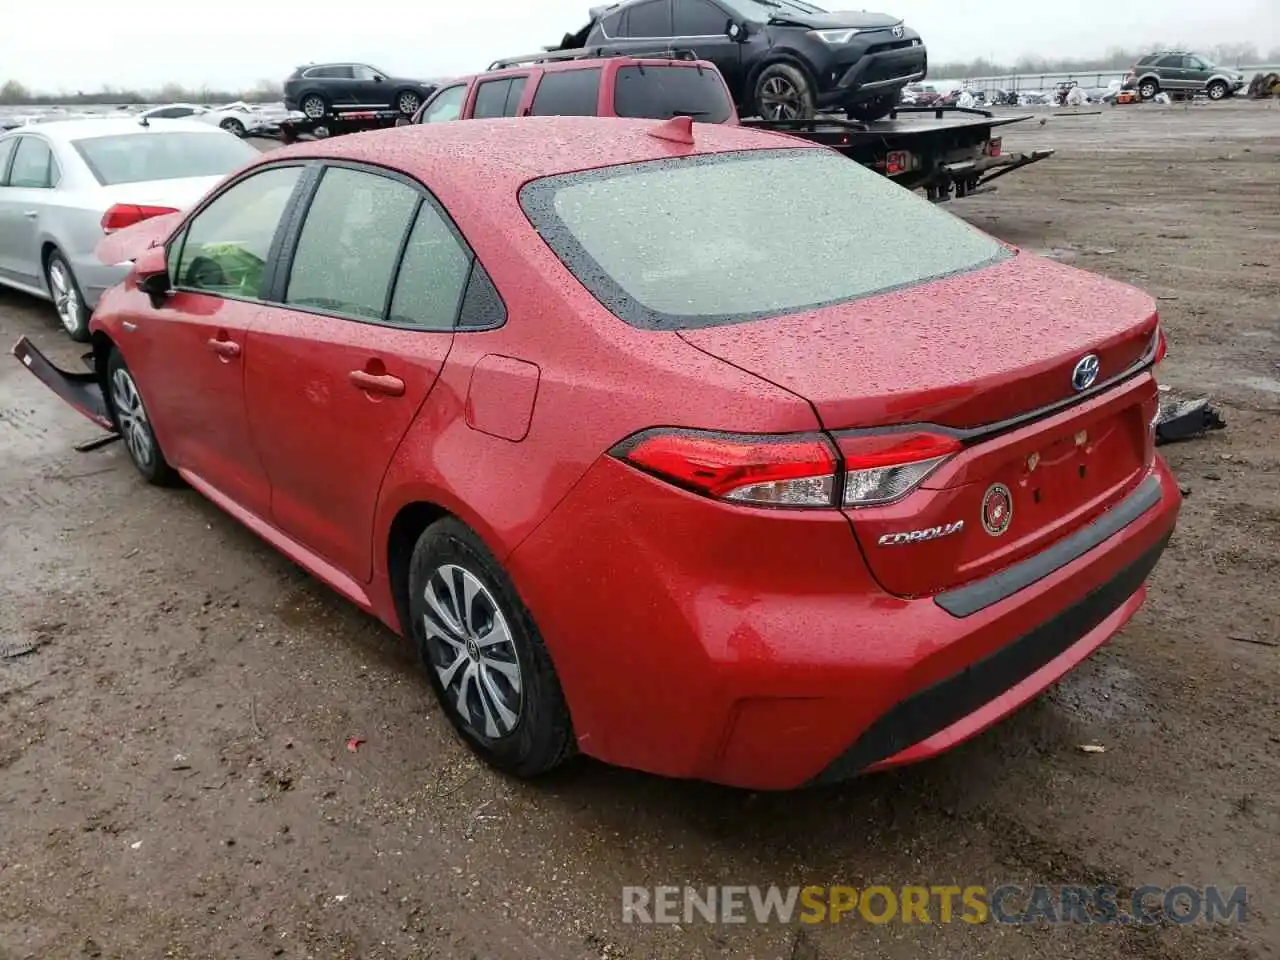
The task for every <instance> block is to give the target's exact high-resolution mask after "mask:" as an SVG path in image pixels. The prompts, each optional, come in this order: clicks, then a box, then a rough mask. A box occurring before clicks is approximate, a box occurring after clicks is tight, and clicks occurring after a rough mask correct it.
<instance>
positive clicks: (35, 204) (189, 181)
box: [0, 118, 258, 341]
mask: <svg viewBox="0 0 1280 960" xmlns="http://www.w3.org/2000/svg"><path fill="white" fill-rule="evenodd" d="M257 156H258V151H257V150H255V149H254V148H253V147H252V146H250V145H249V144H247V143H245V142H244V141H242V140H240V139H239V138H238V137H235V136H233V135H231V134H229V133H226V132H225V131H223V130H219V129H218V128H216V127H210V126H208V125H206V124H203V123H198V122H195V121H192V120H152V121H149V122H148V124H147V125H146V126H144V125H142V124H141V123H139V122H138V120H137V119H136V118H131V119H124V118H121V119H116V118H99V119H93V120H56V121H52V122H49V123H41V124H38V125H33V126H27V127H20V128H18V129H16V130H13V131H10V132H9V133H6V134H4V135H2V136H0V284H4V285H5V286H9V287H13V288H15V289H18V290H23V291H25V292H27V293H30V294H33V295H35V296H37V297H44V298H47V299H50V300H52V301H53V303H54V306H55V308H56V309H57V311H58V319H59V320H61V321H62V325H63V326H64V327H65V328H66V330H67V333H68V334H70V336H71V337H72V339H74V340H80V341H85V340H88V338H89V328H88V322H89V313H90V311H91V310H92V309H93V307H94V305H95V304H96V303H97V302H98V299H99V297H100V296H101V295H102V292H103V291H104V290H106V289H107V288H108V287H111V286H113V285H114V284H116V283H119V282H120V280H121V279H122V278H123V277H124V275H125V274H126V273H127V267H120V266H116V265H111V264H103V263H101V262H100V261H99V260H98V259H97V257H95V256H94V248H95V247H96V246H97V244H98V242H99V241H101V240H102V238H103V235H104V233H108V232H111V231H114V230H119V229H122V228H124V227H127V226H129V225H131V224H134V223H136V222H138V221H139V220H142V219H145V218H147V217H152V216H157V215H159V214H162V213H169V212H171V211H174V210H181V209H184V208H186V207H187V206H188V205H189V204H192V203H194V202H195V201H197V200H199V199H200V198H201V197H202V196H204V195H205V193H207V192H208V190H209V188H210V187H212V186H213V185H214V184H216V183H217V182H218V181H219V180H221V179H222V178H223V177H224V176H226V175H227V174H228V173H230V172H231V171H232V170H235V169H236V168H237V167H239V166H241V165H243V164H244V163H246V162H248V161H249V160H252V159H254V158H255V157H257Z"/></svg>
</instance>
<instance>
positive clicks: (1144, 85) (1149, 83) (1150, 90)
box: [1138, 80, 1160, 100]
mask: <svg viewBox="0 0 1280 960" xmlns="http://www.w3.org/2000/svg"><path fill="white" fill-rule="evenodd" d="M1159 92H1160V84H1158V83H1156V82H1155V81H1154V80H1143V81H1142V82H1141V83H1140V84H1138V96H1140V97H1141V98H1142V99H1143V100H1154V99H1155V97H1156V94H1157V93H1159Z"/></svg>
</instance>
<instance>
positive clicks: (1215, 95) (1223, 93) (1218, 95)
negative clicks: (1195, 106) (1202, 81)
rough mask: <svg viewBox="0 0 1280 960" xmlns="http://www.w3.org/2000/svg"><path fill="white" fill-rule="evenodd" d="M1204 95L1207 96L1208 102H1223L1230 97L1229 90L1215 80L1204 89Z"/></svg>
mask: <svg viewBox="0 0 1280 960" xmlns="http://www.w3.org/2000/svg"><path fill="white" fill-rule="evenodd" d="M1205 93H1207V94H1208V95H1209V99H1210V100H1215V101H1216V100H1225V99H1226V98H1227V97H1228V96H1230V95H1231V88H1230V87H1228V86H1227V85H1226V84H1225V83H1224V82H1223V81H1221V80H1215V81H1213V83H1211V84H1209V86H1207V87H1205Z"/></svg>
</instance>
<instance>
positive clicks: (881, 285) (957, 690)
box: [15, 117, 1181, 789]
mask: <svg viewBox="0 0 1280 960" xmlns="http://www.w3.org/2000/svg"><path fill="white" fill-rule="evenodd" d="M459 158H466V162H465V163H462V162H459ZM778 197H785V198H787V199H786V203H785V205H780V204H779V203H778V202H777V201H776V199H775V198H778ZM103 245H104V247H106V248H108V249H105V250H104V251H103V252H102V256H103V258H104V259H106V260H108V261H110V262H119V261H121V260H129V259H132V260H134V264H133V267H132V269H131V271H130V274H129V276H128V278H127V280H126V281H125V282H124V283H123V284H121V285H120V286H118V287H116V288H114V289H112V290H111V291H109V292H108V293H107V294H106V295H105V296H104V298H103V300H102V302H101V304H100V306H99V308H98V310H97V312H96V313H95V314H94V317H93V320H92V336H93V341H92V342H93V350H94V358H95V368H96V372H95V373H91V374H90V373H75V372H66V371H62V370H59V369H58V368H56V367H54V366H52V365H51V364H50V363H49V362H48V361H47V360H46V359H45V358H44V357H43V356H41V355H40V354H39V353H38V352H37V351H35V349H34V348H33V347H32V346H31V345H30V344H29V343H27V342H25V341H24V342H20V343H19V345H18V347H17V348H16V350H15V352H16V353H17V355H18V356H19V357H20V358H21V359H22V361H23V362H24V363H26V364H27V366H28V367H29V368H30V369H31V370H32V371H33V372H34V373H35V374H36V375H37V376H39V377H40V378H41V379H42V380H44V381H45V382H46V383H47V384H48V385H49V386H50V387H52V388H53V389H54V390H55V391H56V392H57V393H58V394H59V395H61V396H62V397H63V398H64V399H67V400H68V401H69V402H71V403H72V404H74V405H75V406H76V407H77V408H78V409H80V410H81V411H82V412H84V413H86V414H87V415H88V416H90V417H91V418H93V419H94V420H95V421H96V422H98V423H100V424H102V425H104V426H106V427H109V428H110V429H112V430H115V431H118V432H119V434H120V435H121V436H122V437H123V440H124V444H123V446H124V447H125V449H126V450H127V452H128V455H129V456H130V457H131V458H132V460H133V463H134V464H135V465H136V467H137V468H138V470H139V471H140V472H141V474H142V476H143V477H145V478H146V480H148V481H150V482H152V483H158V484H164V483H171V482H176V481H178V480H183V481H185V482H186V483H188V484H190V485H191V486H192V487H194V488H195V489H196V490H198V491H200V492H201V493H203V494H204V495H205V496H207V497H208V498H210V499H211V500H212V501H213V502H214V503H216V504H217V505H218V506H219V507H221V508H222V509H223V510H225V511H226V512H227V513H229V514H231V515H232V516H233V517H235V518H236V519H238V520H239V521H241V522H242V523H244V524H245V525H247V526H248V527H250V528H251V529H252V530H253V531H255V532H256V533H257V534H258V535H259V536H261V537H262V538H264V539H265V540H267V541H268V542H270V543H271V544H273V545H275V546H276V547H277V548H279V549H280V550H281V551H282V552H284V553H285V554H286V555H288V556H289V557H290V558H292V559H293V560H295V561H296V562H298V563H300V564H301V565H303V566H304V567H306V568H307V569H308V570H310V571H311V572H312V573H313V574H315V575H316V576H317V577H319V578H320V579H322V580H323V581H325V582H327V583H328V584H329V585H330V586H332V587H333V588H334V589H335V590H337V591H338V592H339V593H341V594H343V595H344V596H346V597H348V598H350V599H351V600H352V601H353V602H354V603H356V604H358V605H359V606H360V607H361V608H363V609H365V610H367V611H369V612H371V613H373V614H374V615H376V616H377V617H379V618H380V619H381V620H382V621H383V622H385V623H386V624H387V625H388V626H389V627H390V628H391V629H393V630H395V631H397V632H399V633H401V634H403V635H404V636H405V637H407V638H409V639H411V640H412V641H413V642H414V643H415V644H416V645H417V648H418V649H419V651H420V653H421V657H422V660H423V662H424V665H425V667H426V675H427V677H428V678H429V681H430V683H431V685H432V687H433V688H434V693H435V695H436V696H437V697H438V698H439V700H440V702H441V703H442V704H443V707H444V710H445V712H446V714H447V715H448V717H449V718H450V720H451V721H452V723H453V724H454V726H455V727H456V729H457V730H458V732H459V734H460V735H461V736H462V738H463V739H464V740H465V741H466V742H467V743H468V744H470V746H471V747H472V748H473V749H474V750H476V751H477V752H478V753H479V754H480V755H481V756H482V757H484V758H485V759H486V760H487V761H489V762H490V763H492V764H494V765H496V766H498V767H499V768H501V769H504V770H507V771H509V772H512V773H514V774H517V775H521V776H531V775H536V774H539V773H542V772H544V771H546V770H549V769H550V768H552V767H554V766H556V765H557V764H559V763H560V762H561V761H563V760H565V759H566V758H568V757H570V756H571V755H573V754H574V753H576V752H582V753H585V754H589V755H592V756H595V757H598V758H600V759H603V760H605V761H608V762H611V763H615V764H621V765H625V766H629V767H635V768H639V769H642V770H647V771H652V772H655V773H660V774H665V775H669V776H676V777H690V778H700V779H707V780H713V781H718V782H722V783H727V784H735V785H739V786H744V787H751V788H762V789H771V788H777V789H781V788H791V787H796V786H799V785H803V784H811V783H822V782H829V781H833V780H838V779H842V778H845V777H848V776H850V775H853V774H856V773H859V772H861V771H867V770H872V769H877V768H883V767H887V766H893V765H897V764H902V763H906V762H910V761H916V760H920V759H923V758H926V757H929V756H932V755H935V754H938V753H940V752H941V751H944V750H946V749H948V748H950V747H952V746H953V745H955V744H957V743H959V742H961V741H963V740H965V739H966V738H968V737H971V736H973V735H974V734H975V733H977V732H978V731H980V730H982V729H984V728H985V727H987V726H989V725H990V724H992V723H994V722H995V721H997V720H998V719H999V718H1001V717H1003V716H1005V715H1007V714H1008V713H1010V712H1011V711H1013V710H1014V709H1015V708H1017V707H1018V706H1019V705H1020V704H1023V703H1024V702H1026V701H1027V700H1029V699H1031V698H1032V697H1034V696H1035V695H1036V694H1037V693H1038V692H1039V691H1041V690H1043V689H1045V688H1046V687H1047V686H1049V685H1050V684H1052V683H1053V682H1054V681H1056V680H1057V679H1058V678H1060V677H1061V676H1062V675H1063V674H1064V673H1066V672H1067V671H1068V670H1070V669H1071V668H1072V667H1074V666H1075V665H1077V664H1078V663H1079V662H1080V661H1081V660H1083V659H1084V658H1085V657H1086V656H1087V655H1088V654H1089V653H1091V652H1092V651H1093V650H1094V649H1095V648H1097V647H1098V646H1099V645H1100V644H1102V643H1103V642H1105V641H1106V640H1107V639H1108V638H1110V637H1111V636H1112V635H1114V634H1115V633H1116V631H1118V630H1119V629H1120V628H1121V627H1122V626H1123V625H1124V623H1125V622H1126V621H1127V620H1128V619H1129V618H1130V617H1131V616H1132V615H1133V613H1134V611H1135V610H1137V609H1138V607H1139V605H1140V604H1141V603H1142V601H1143V599H1144V597H1145V591H1146V587H1145V583H1146V580H1147V578H1148V575H1149V574H1150V573H1151V571H1152V568H1153V567H1154V566H1155V564H1156V562H1157V560H1158V559H1159V557H1160V555H1161V552H1162V551H1163V550H1164V548H1165V545H1166V543H1167V541H1168V539H1169V537H1170V535H1171V533H1172V531H1173V529H1174V525H1175V521H1176V517H1177V514H1178V510H1179V507H1180V503H1181V501H1180V497H1179V492H1178V488H1177V485H1176V484H1175V483H1174V481H1173V479H1172V478H1171V476H1170V473H1169V471H1168V469H1167V468H1166V466H1165V464H1164V463H1163V462H1162V460H1161V459H1160V457H1159V456H1157V454H1156V452H1155V448H1154V436H1153V427H1152V423H1153V420H1154V417H1155V414H1156V407H1157V389H1156V382H1155V379H1154V368H1155V365H1156V364H1157V363H1158V362H1159V361H1160V359H1161V357H1162V356H1163V354H1164V350H1165V341H1164V337H1163V334H1162V333H1161V330H1160V325H1159V321H1158V318H1157V315H1156V309H1155V303H1154V302H1153V300H1152V298H1151V297H1150V296H1148V295H1147V294H1145V293H1143V292H1140V291H1138V290H1136V289H1133V288H1130V287H1128V286H1124V285H1122V284H1119V283H1115V282H1113V281H1110V280H1107V279H1104V278H1102V277H1099V276H1095V275H1093V274H1090V273H1085V272H1082V271H1080V270H1076V269H1073V268H1071V267H1067V266H1064V265H1061V264H1058V263H1054V262H1051V261H1049V260H1045V259H1042V258H1040V257H1037V256H1034V255H1032V254H1029V253H1026V252H1023V251H1019V250H1016V249H1013V248H1010V247H1008V246H1005V245H1003V244H1001V243H1000V242H998V241H996V240H994V239H992V238H991V237H989V236H987V235H986V234H984V233H982V232H980V231H978V230H976V229H975V228H973V227H971V226H969V225H968V224H966V223H964V222H962V221H960V220H958V219H956V218H955V217H953V216H951V215H950V214H948V213H945V212H943V211H942V210H941V209H940V208H938V207H936V206H934V205H931V204H929V203H928V202H926V201H925V200H922V199H920V198H918V197H916V196H914V195H912V194H911V193H909V192H907V191H905V190H902V189H900V188H899V187H897V186H895V185H894V184H892V183H891V182H889V181H888V180H886V179H884V178H882V177H880V176H878V175H876V174H875V173H873V172H871V171H868V170H866V169H864V168H862V167H861V166H859V165H857V164H854V163H850V162H849V161H847V160H845V159H843V158H842V157H840V156H839V155H838V154H836V153H834V152H831V151H829V150H826V149H824V148H821V147H815V146H811V145H807V144H803V143H800V142H798V141H796V140H794V139H791V138H788V137H785V136H781V135H776V134H770V133H764V132H759V131H752V130H745V129H740V128H735V127H722V126H713V125H701V124H690V123H689V122H688V120H687V118H677V119H675V120H672V121H668V122H665V123H661V124H659V123H655V122H653V121H647V120H618V119H601V118H567V117H566V118H555V117H545V118H522V119H512V120H503V119H499V120H483V121H475V122H473V123H466V124H440V125H434V126H410V127H403V128H397V129H395V130H388V131H384V132H379V133H370V134H364V135H362V136H359V137H347V138H341V139H336V140H322V141H317V142H314V143H306V144H299V145H296V146H293V147H290V148H287V149H283V150H278V151H275V152H272V153H268V154H266V155H264V156H263V157H262V158H261V159H260V160H257V161H255V162H253V163H252V164H251V165H250V166H248V167H247V168H245V169H243V170H241V171H239V172H238V173H237V174H235V175H233V176H231V177H230V178H228V179H227V180H226V181H224V182H223V183H221V184H220V185H219V186H218V187H217V188H215V189H214V190H213V191H212V192H211V193H210V195H209V196H207V197H206V198H205V199H204V200H203V201H202V202H200V203H199V204H198V205H197V206H196V207H195V208H194V209H192V210H191V211H190V212H189V213H184V214H171V215H169V216H167V217H159V218H156V219H154V220H150V221H147V222H146V223H143V224H139V225H137V226H135V227H131V228H129V229H128V230H125V231H121V232H120V233H118V234H115V235H113V236H112V237H110V238H109V239H107V240H106V241H104V244H103Z"/></svg>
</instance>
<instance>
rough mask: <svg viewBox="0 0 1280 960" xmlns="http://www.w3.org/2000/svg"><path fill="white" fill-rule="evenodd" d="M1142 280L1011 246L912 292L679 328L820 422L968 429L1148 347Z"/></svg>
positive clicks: (1058, 397) (1152, 324)
mask: <svg viewBox="0 0 1280 960" xmlns="http://www.w3.org/2000/svg"><path fill="white" fill-rule="evenodd" d="M1155 329H1156V309H1155V301H1154V300H1153V299H1152V298H1151V297H1150V296H1149V295H1148V294H1146V293H1143V292H1142V291H1141V290H1137V289H1134V288H1133V287H1130V286H1127V285H1125V284H1122V283H1117V282H1115V281H1113V280H1108V279H1107V278H1105V277H1100V276H1097V275H1095V274H1092V273H1086V272H1085V271H1083V270H1077V269H1074V268H1071V267H1066V266H1063V265H1062V264H1059V263H1055V262H1053V261H1051V260H1046V259H1043V258H1041V257H1036V256H1032V255H1029V254H1026V253H1018V255H1017V256H1014V257H1010V258H1009V259H1007V260H1004V261H1002V262H1000V263H997V264H995V265H993V266H989V267H985V268H983V269H980V270H975V271H972V272H968V273H963V274H959V275H956V276H953V277H948V278H945V279H942V280H937V281H934V282H931V283H925V284H921V285H920V286H916V287H912V288H910V289H907V290H902V291H896V292H893V293H887V294H881V295H879V296H874V297H867V298H865V299H862V300H854V301H852V302H849V303H844V304H839V305H837V306H833V307H825V308H822V309H819V310H812V311H808V312H805V313H796V314H791V315H789V316H785V317H776V318H772V319H766V320H757V321H754V322H751V323H741V324H731V325H726V326H712V327H703V328H701V329H691V330H683V331H681V333H680V336H682V337H683V338H684V339H685V340H686V341H688V342H689V343H690V344H692V345H693V346H695V347H698V348H699V349H700V350H703V351H705V352H706V353H709V354H711V355H712V356H715V357H718V358H720V359H721V360H724V361H726V362H727V363H731V364H733V365H734V366H735V367H739V368H741V369H743V370H747V371H749V372H751V373H754V374H756V375H757V376H760V377H763V378H764V379H765V380H768V381H770V382H771V383H774V384H777V385H778V386H780V387H783V388H785V389H787V390H790V391H791V392H792V393H795V394H797V395H799V396H801V397H804V398H805V399H806V400H808V401H809V402H810V403H812V404H813V407H814V409H815V411H816V412H817V414H818V416H819V417H820V418H821V420H822V424H823V426H824V427H826V428H827V429H828V430H841V429H846V428H850V427H873V426H884V425H890V424H901V423H935V424H940V425H944V426H948V427H960V428H971V427H978V426H983V425H987V424H993V423H998V422H999V421H1002V420H1006V419H1008V418H1010V417H1016V416H1019V415H1022V414H1025V413H1027V412H1029V411H1033V410H1038V409H1040V408H1042V407H1046V406H1048V405H1050V404H1052V403H1056V402H1059V401H1066V400H1070V399H1071V398H1072V397H1073V396H1075V395H1076V391H1075V390H1073V389H1072V385H1071V377H1072V371H1073V369H1074V367H1075V365H1076V364H1077V363H1078V362H1079V361H1080V360H1081V359H1082V358H1083V357H1085V356H1086V355H1088V354H1090V353H1093V354H1095V355H1097V357H1098V359H1099V370H1098V374H1097V380H1096V381H1095V382H1096V383H1098V384H1101V383H1103V382H1105V381H1107V380H1109V379H1111V378H1112V377H1114V376H1116V375H1118V374H1120V373H1123V372H1124V371H1125V370H1126V369H1128V368H1129V367H1131V366H1133V364H1135V363H1136V362H1137V361H1138V360H1139V359H1140V358H1141V357H1142V355H1143V354H1144V353H1145V352H1146V351H1147V349H1148V347H1149V346H1150V345H1151V341H1152V336H1153V334H1154V332H1155Z"/></svg>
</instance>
